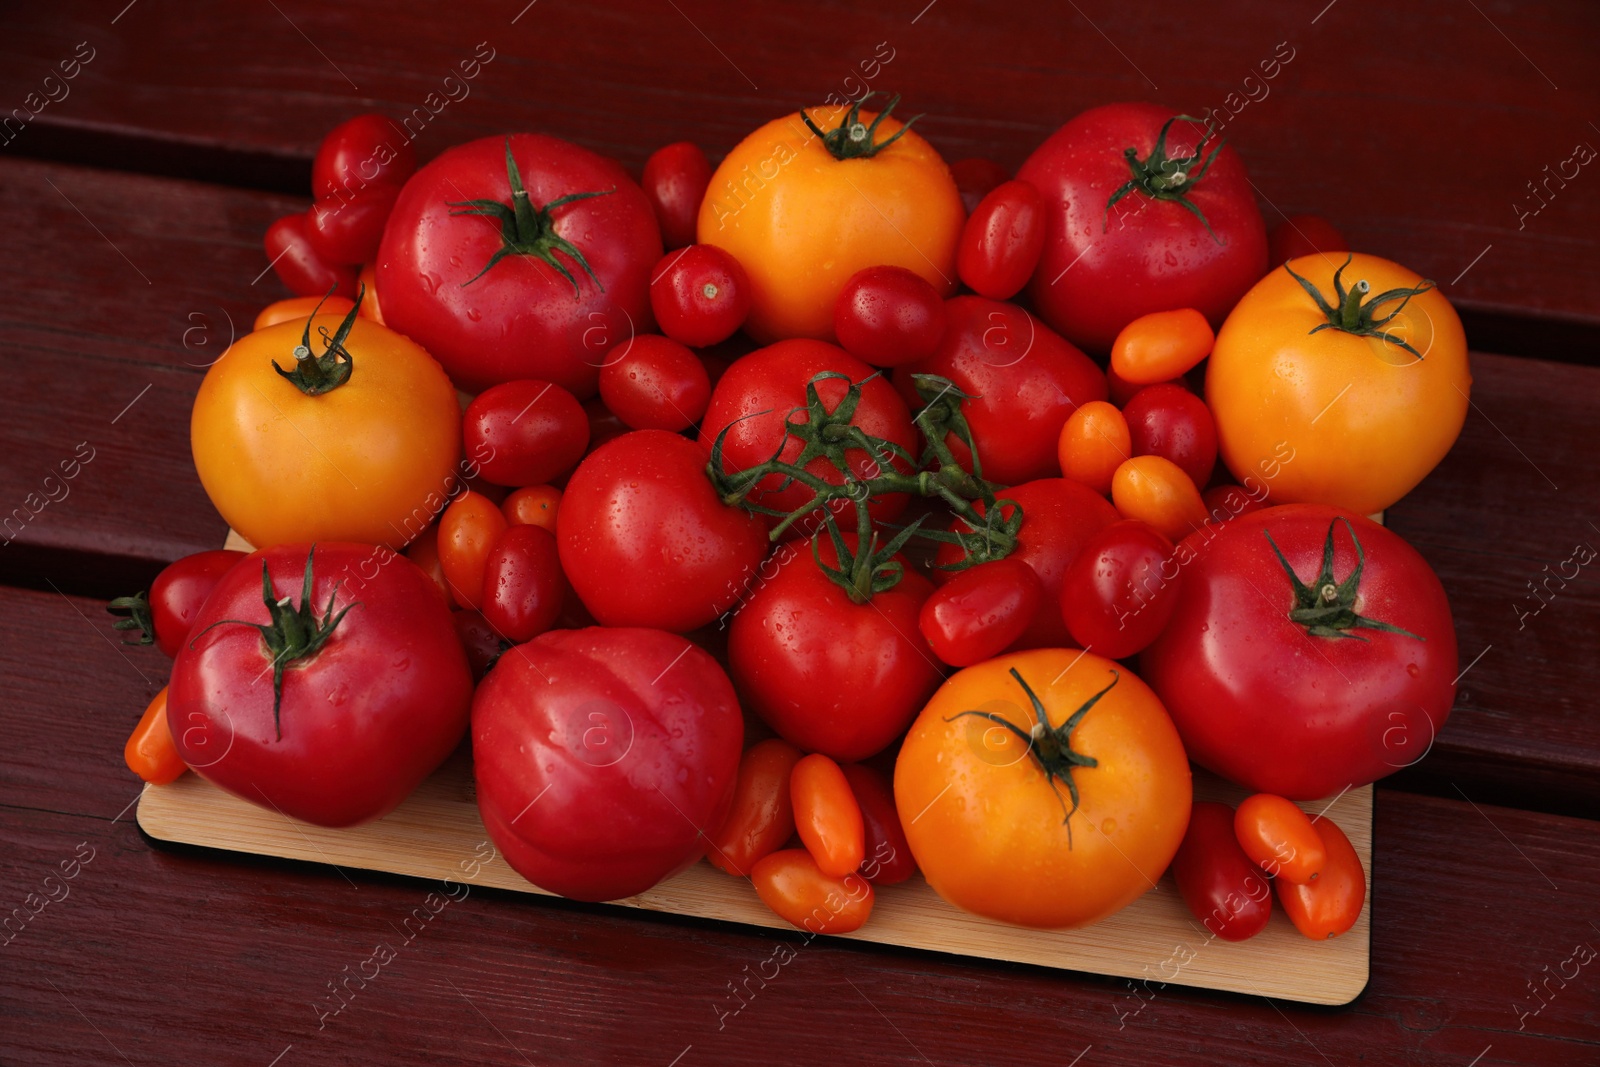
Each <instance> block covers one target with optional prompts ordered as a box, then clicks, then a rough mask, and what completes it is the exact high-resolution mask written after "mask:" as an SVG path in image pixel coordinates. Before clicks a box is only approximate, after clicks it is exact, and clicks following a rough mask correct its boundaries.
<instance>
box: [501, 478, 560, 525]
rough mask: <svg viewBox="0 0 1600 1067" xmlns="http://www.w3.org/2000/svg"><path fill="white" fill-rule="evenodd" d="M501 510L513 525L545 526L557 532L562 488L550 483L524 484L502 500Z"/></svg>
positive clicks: (507, 520)
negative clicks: (557, 517)
mask: <svg viewBox="0 0 1600 1067" xmlns="http://www.w3.org/2000/svg"><path fill="white" fill-rule="evenodd" d="M500 512H501V514H503V515H504V516H505V517H506V522H508V523H509V524H511V525H512V526H525V525H527V526H543V527H544V528H545V529H546V530H549V531H550V532H551V533H555V532H556V516H557V515H558V514H560V512H561V490H559V489H557V488H555V487H554V486H549V485H526V486H523V487H522V488H521V489H518V490H517V491H516V492H514V493H512V494H511V495H510V496H508V497H506V498H505V499H504V500H502V501H500Z"/></svg>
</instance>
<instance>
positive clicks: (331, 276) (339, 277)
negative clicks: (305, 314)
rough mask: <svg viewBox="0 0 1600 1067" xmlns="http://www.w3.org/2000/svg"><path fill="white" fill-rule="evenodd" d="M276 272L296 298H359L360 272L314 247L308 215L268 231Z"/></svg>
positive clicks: (288, 219)
mask: <svg viewBox="0 0 1600 1067" xmlns="http://www.w3.org/2000/svg"><path fill="white" fill-rule="evenodd" d="M263 244H264V245H265V246H266V250H267V259H268V261H269V262H271V264H272V272H273V273H274V274H276V275H277V276H278V280H279V281H281V282H282V283H283V284H284V285H285V286H287V287H288V289H289V291H290V292H291V293H293V294H294V295H295V296H323V295H325V294H326V293H327V292H328V291H329V290H330V289H331V290H333V292H334V293H335V294H337V295H339V296H342V297H345V298H346V299H348V300H354V299H355V298H356V269H355V267H351V266H344V265H341V264H336V263H329V262H328V261H327V260H325V259H323V258H322V257H321V256H320V255H318V254H317V250H316V249H315V248H313V247H311V238H310V236H309V235H308V234H307V233H306V216H305V215H303V214H302V215H285V216H283V218H281V219H279V220H278V221H276V222H274V223H273V224H272V225H271V226H268V227H267V236H266V238H265V239H264V241H263Z"/></svg>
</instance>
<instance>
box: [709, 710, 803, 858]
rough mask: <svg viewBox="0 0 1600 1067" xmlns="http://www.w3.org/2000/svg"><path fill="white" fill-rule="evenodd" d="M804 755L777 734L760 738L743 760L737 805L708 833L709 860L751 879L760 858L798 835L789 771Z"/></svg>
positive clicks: (735, 792)
mask: <svg viewBox="0 0 1600 1067" xmlns="http://www.w3.org/2000/svg"><path fill="white" fill-rule="evenodd" d="M802 755H804V753H802V752H801V751H800V750H799V749H798V748H795V747H794V746H793V745H791V744H790V743H789V742H787V741H784V740H782V739H781V738H777V737H769V738H768V739H767V740H765V741H758V742H756V743H755V744H754V745H751V746H750V747H749V748H748V749H746V750H745V754H744V757H743V758H742V759H740V760H739V778H738V781H737V782H736V783H735V784H734V787H733V804H732V806H731V807H730V808H729V809H728V817H727V818H725V819H723V820H722V826H721V827H720V828H719V829H718V830H717V831H716V832H715V833H713V834H710V835H709V843H710V846H711V847H710V849H709V850H708V851H707V852H706V859H708V860H710V861H711V865H712V866H713V867H715V868H717V869H718V870H722V871H727V872H728V873H729V874H732V875H737V876H739V877H741V878H748V877H750V870H751V868H752V867H754V866H755V864H756V861H757V860H760V859H761V858H762V857H764V856H768V855H770V854H771V853H773V852H776V851H777V850H778V849H780V848H782V847H783V845H784V843H785V842H786V841H788V840H789V838H790V837H792V836H794V802H793V800H792V799H791V797H790V794H789V775H790V772H792V771H793V770H794V765H795V764H796V763H799V762H800V757H801V756H802Z"/></svg>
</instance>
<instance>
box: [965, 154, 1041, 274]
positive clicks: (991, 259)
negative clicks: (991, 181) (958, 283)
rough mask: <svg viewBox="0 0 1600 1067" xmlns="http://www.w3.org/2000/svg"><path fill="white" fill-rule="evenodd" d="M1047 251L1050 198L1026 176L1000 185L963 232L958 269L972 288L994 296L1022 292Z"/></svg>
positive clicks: (985, 199)
mask: <svg viewBox="0 0 1600 1067" xmlns="http://www.w3.org/2000/svg"><path fill="white" fill-rule="evenodd" d="M1043 251H1044V200H1043V199H1042V198H1041V197H1040V196H1039V190H1037V189H1035V188H1034V187H1033V186H1031V185H1029V184H1028V183H1027V182H1024V181H1016V180H1013V181H1008V182H1006V183H1005V184H1003V185H999V186H996V187H995V188H994V189H993V190H991V191H990V192H989V194H988V195H987V196H985V197H984V198H983V202H982V203H980V204H979V205H978V207H977V210H975V211H973V213H972V217H971V218H969V219H967V224H966V226H965V227H964V228H963V229H962V231H961V248H960V250H959V252H958V253H957V256H956V270H957V272H959V273H960V275H961V280H962V281H963V282H965V283H966V284H967V287H968V288H969V289H971V290H972V291H973V292H975V293H977V294H978V295H979V296H987V297H989V298H990V299H992V300H1010V299H1011V298H1012V297H1014V296H1016V295H1017V294H1018V293H1020V292H1022V287H1023V286H1024V285H1027V284H1028V279H1029V278H1030V277H1031V276H1032V275H1033V269H1034V268H1035V267H1037V266H1038V265H1039V255H1040V253H1042V252H1043Z"/></svg>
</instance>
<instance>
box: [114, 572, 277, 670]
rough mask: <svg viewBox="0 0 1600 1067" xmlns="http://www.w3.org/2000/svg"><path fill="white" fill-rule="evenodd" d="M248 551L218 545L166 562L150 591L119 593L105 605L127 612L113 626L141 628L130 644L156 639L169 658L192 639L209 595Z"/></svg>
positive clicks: (119, 613)
mask: <svg viewBox="0 0 1600 1067" xmlns="http://www.w3.org/2000/svg"><path fill="white" fill-rule="evenodd" d="M245 555H246V553H244V552H236V551H233V550H232V549H225V548H218V549H212V550H210V551H207V552H196V553H194V554H193V555H189V556H185V557H183V558H182V559H180V560H178V561H176V562H174V563H169V564H167V565H166V566H165V567H163V568H162V569H161V573H160V574H157V575H156V577H155V581H153V582H151V583H150V591H149V592H148V593H139V594H137V595H135V596H123V597H117V598H116V599H115V600H113V601H112V602H111V603H110V604H108V605H107V606H106V610H107V611H109V612H110V613H111V614H113V615H120V616H124V617H123V618H122V619H120V620H119V621H118V622H116V623H114V624H113V626H112V628H113V629H116V630H138V631H139V637H138V640H137V641H130V642H127V643H128V644H140V645H148V644H150V643H151V642H152V641H153V642H154V643H155V646H156V647H157V648H159V649H161V651H162V652H164V653H165V654H166V655H167V658H169V659H170V658H172V657H174V656H176V655H177V654H178V650H179V649H180V648H182V647H183V643H184V642H185V641H187V640H188V639H189V633H190V630H191V629H192V627H193V625H194V620H195V619H196V618H197V617H198V616H199V614H200V606H201V605H202V604H204V603H205V602H206V597H208V596H210V595H211V590H213V589H215V588H216V586H217V582H218V581H220V580H221V579H222V576H223V575H224V574H227V573H228V572H229V571H230V570H232V569H233V565H234V564H236V563H238V562H239V561H240V560H241V559H244V557H245Z"/></svg>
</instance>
